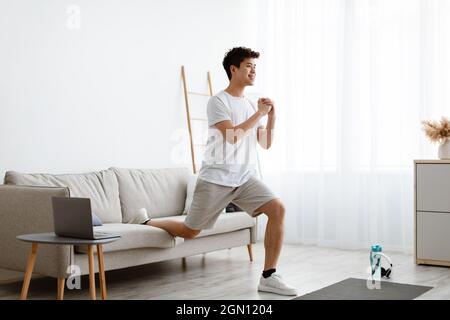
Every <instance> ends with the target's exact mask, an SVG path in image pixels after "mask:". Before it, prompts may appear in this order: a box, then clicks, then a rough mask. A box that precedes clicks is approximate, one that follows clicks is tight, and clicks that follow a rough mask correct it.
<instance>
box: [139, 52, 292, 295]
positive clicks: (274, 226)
mask: <svg viewBox="0 0 450 320" xmlns="http://www.w3.org/2000/svg"><path fill="white" fill-rule="evenodd" d="M258 57H259V53H258V52H255V51H252V50H251V49H249V48H244V47H237V48H233V49H231V50H229V51H228V52H227V53H226V55H225V58H224V60H223V67H224V68H225V71H226V73H227V76H228V79H229V80H230V84H229V85H228V87H227V88H226V89H225V90H224V91H221V92H220V93H219V94H217V95H215V96H213V97H211V98H210V100H209V102H208V106H207V114H208V126H209V138H208V142H207V147H206V153H205V160H204V161H203V165H202V168H201V169H200V172H199V176H198V180H197V184H196V187H195V191H194V196H193V200H192V204H191V207H190V210H189V213H188V215H187V217H186V220H185V222H184V223H183V222H179V221H173V220H165V221H153V220H149V218H148V216H147V214H146V211H145V210H143V211H141V213H140V214H139V215H138V217H137V218H136V219H135V220H134V221H138V222H139V223H144V224H147V225H150V226H153V227H158V228H162V229H164V230H166V231H167V232H169V233H170V234H172V235H173V236H179V237H183V238H186V239H192V238H194V237H195V236H197V235H198V234H199V233H200V231H201V230H202V229H208V228H212V227H213V226H214V223H215V222H216V220H217V218H218V216H219V215H220V213H221V212H222V211H223V208H225V207H226V206H227V205H228V204H229V203H230V202H233V203H234V204H235V205H237V206H238V207H240V208H242V209H243V210H244V211H246V212H247V213H248V214H250V215H251V216H253V217H256V216H257V215H259V214H261V213H264V214H266V215H267V217H268V221H267V226H266V232H265V238H264V248H265V262H264V270H263V273H262V276H261V278H260V282H259V286H258V290H259V291H266V292H273V293H277V294H282V295H296V294H297V290H296V289H295V288H294V287H292V286H289V285H287V284H286V283H285V282H284V281H283V279H282V278H281V276H280V275H279V274H278V273H276V266H277V262H278V257H279V255H280V251H281V246H282V242H283V235H284V226H283V224H284V214H285V209H284V206H283V204H282V202H281V201H280V199H279V198H278V197H276V196H275V195H274V194H273V193H272V192H271V191H270V190H269V188H268V187H267V186H266V185H265V184H264V183H263V182H261V181H260V180H259V179H257V178H256V177H255V172H256V170H255V167H256V166H255V162H254V161H253V160H254V155H255V152H256V141H257V142H258V143H259V144H260V145H261V147H263V148H264V149H269V148H270V147H271V145H272V139H273V130H274V126H275V105H274V102H273V101H272V100H271V99H268V98H261V99H259V100H258V106H257V108H256V107H254V106H252V104H251V103H250V101H249V100H247V99H246V98H245V96H244V89H245V87H247V86H252V85H253V84H254V82H255V77H256V64H255V59H257V58H258ZM264 116H267V123H266V125H265V126H264V125H263V123H262V121H261V119H262V118H263V117H264Z"/></svg>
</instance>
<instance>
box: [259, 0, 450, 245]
mask: <svg viewBox="0 0 450 320" xmlns="http://www.w3.org/2000/svg"><path fill="white" fill-rule="evenodd" d="M259 3H260V10H259V17H260V26H259V48H258V49H259V50H260V52H261V58H260V59H259V62H258V66H257V69H258V84H257V88H256V89H257V91H259V92H263V93H264V94H265V95H267V96H270V97H273V98H274V100H275V101H276V105H277V115H278V116H277V127H276V136H275V143H274V145H273V148H272V149H271V150H270V151H268V152H266V151H264V150H262V151H261V152H259V153H260V157H261V166H262V172H263V177H264V180H265V182H267V183H268V184H269V185H270V186H271V187H272V188H273V190H274V191H275V192H276V193H278V194H279V195H280V196H281V198H282V199H283V200H284V203H285V205H286V208H287V217H286V219H287V220H286V236H285V241H286V242H291V243H293V242H300V243H306V244H317V245H323V246H333V247H340V248H348V249H353V248H368V247H369V246H370V245H371V244H373V243H381V244H383V245H384V246H385V247H386V248H389V249H392V250H403V251H406V252H411V251H412V247H413V239H414V237H413V228H414V220H413V206H414V202H413V190H414V185H413V160H414V159H418V158H421V159H424V158H427V159H436V157H437V146H436V145H432V144H431V143H430V142H428V140H427V139H426V138H425V136H424V134H423V132H422V131H421V124H420V121H421V120H423V119H433V118H436V119H438V118H440V117H441V116H442V115H449V113H450V112H449V110H450V105H449V103H450V99H449V94H450V81H449V76H450V1H449V0H422V1H421V0H372V1H369V0H262V1H260V2H259ZM262 230H263V229H262V228H261V230H260V231H261V232H260V235H261V234H262Z"/></svg>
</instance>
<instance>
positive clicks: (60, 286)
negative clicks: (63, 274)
mask: <svg viewBox="0 0 450 320" xmlns="http://www.w3.org/2000/svg"><path fill="white" fill-rule="evenodd" d="M65 284H66V279H65V278H58V295H57V296H56V299H57V300H63V299H64V286H65Z"/></svg>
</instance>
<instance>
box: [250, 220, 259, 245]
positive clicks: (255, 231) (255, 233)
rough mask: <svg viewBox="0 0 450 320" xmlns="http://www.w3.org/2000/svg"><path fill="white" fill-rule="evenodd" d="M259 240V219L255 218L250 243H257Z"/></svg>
mask: <svg viewBox="0 0 450 320" xmlns="http://www.w3.org/2000/svg"><path fill="white" fill-rule="evenodd" d="M256 240H258V217H256V218H255V225H254V226H253V227H251V228H250V243H256Z"/></svg>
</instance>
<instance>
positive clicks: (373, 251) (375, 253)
mask: <svg viewBox="0 0 450 320" xmlns="http://www.w3.org/2000/svg"><path fill="white" fill-rule="evenodd" d="M382 251H383V247H381V246H380V245H379V244H375V245H373V246H372V247H371V248H370V269H371V272H372V273H371V276H372V278H373V277H374V275H375V273H376V272H377V271H378V272H379V273H378V276H377V279H380V278H381V270H380V268H381V256H382V253H381V252H382Z"/></svg>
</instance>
